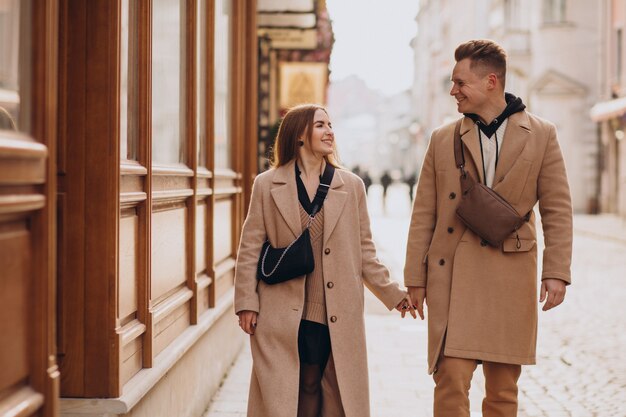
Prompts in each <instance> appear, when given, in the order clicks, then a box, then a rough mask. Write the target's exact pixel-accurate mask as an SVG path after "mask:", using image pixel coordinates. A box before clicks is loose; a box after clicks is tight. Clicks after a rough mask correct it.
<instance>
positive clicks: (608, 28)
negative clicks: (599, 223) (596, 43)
mask: <svg viewBox="0 0 626 417" xmlns="http://www.w3.org/2000/svg"><path fill="white" fill-rule="evenodd" d="M600 3H601V9H602V11H603V13H602V16H601V17H602V20H601V22H602V23H601V27H602V28H603V31H602V44H601V46H600V51H601V53H602V54H603V55H602V58H601V59H599V60H598V62H597V64H598V66H599V68H600V77H599V79H600V84H601V85H600V87H601V95H600V97H599V100H598V102H597V103H596V104H595V106H593V108H592V109H591V112H590V116H591V118H592V119H593V120H594V121H595V122H596V123H597V126H598V128H597V130H598V138H599V142H600V157H599V168H600V176H599V188H600V209H601V210H602V211H603V212H607V213H615V214H619V215H620V216H621V217H622V218H626V140H624V136H625V132H626V61H625V57H626V44H625V43H624V31H625V30H626V1H624V0H603V1H602V2H600Z"/></svg>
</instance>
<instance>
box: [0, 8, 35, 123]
mask: <svg viewBox="0 0 626 417" xmlns="http://www.w3.org/2000/svg"><path fill="white" fill-rule="evenodd" d="M30 22H31V1H30V0H22V1H20V0H0V129H3V130H20V131H22V132H30V107H31V106H30V97H31V94H30V76H31V72H30V69H31V56H30V53H31V45H30V43H31V39H30V32H31V25H30Z"/></svg>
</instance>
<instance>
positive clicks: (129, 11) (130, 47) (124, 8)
mask: <svg viewBox="0 0 626 417" xmlns="http://www.w3.org/2000/svg"><path fill="white" fill-rule="evenodd" d="M137 18H138V16H137V2H136V1H135V0H122V4H121V29H120V30H121V36H120V158H121V159H129V160H136V159H137V121H138V115H139V114H138V101H137V95H138V88H137V87H138V84H137V82H138V78H137V64H136V63H137V58H138V56H137ZM129 62H130V63H133V65H129Z"/></svg>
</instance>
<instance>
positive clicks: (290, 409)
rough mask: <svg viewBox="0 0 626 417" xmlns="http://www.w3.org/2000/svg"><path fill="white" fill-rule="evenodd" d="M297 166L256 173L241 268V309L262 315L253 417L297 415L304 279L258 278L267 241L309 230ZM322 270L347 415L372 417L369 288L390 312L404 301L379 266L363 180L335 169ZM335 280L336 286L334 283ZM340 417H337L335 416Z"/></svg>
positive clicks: (283, 240) (281, 243) (255, 350)
mask: <svg viewBox="0 0 626 417" xmlns="http://www.w3.org/2000/svg"><path fill="white" fill-rule="evenodd" d="M298 204H299V202H298V193H297V186H296V180H295V167H294V163H293V162H292V163H289V164H287V165H285V166H283V167H280V168H277V169H273V170H270V171H267V172H265V173H263V174H260V175H259V176H257V178H256V180H255V182H254V186H253V189H252V199H251V202H250V209H249V212H248V216H247V218H246V221H245V223H244V226H243V231H242V236H241V244H240V247H239V253H238V257H237V266H236V271H235V311H236V312H240V311H243V310H251V311H257V312H258V313H259V316H258V324H257V328H256V332H255V334H254V336H251V339H250V340H251V347H252V358H253V369H252V378H251V382H250V397H249V403H248V416H249V417H294V416H295V415H296V414H297V404H298V387H299V382H298V381H299V359H298V340H297V339H298V328H299V325H300V320H301V318H302V308H303V305H304V278H303V277H302V278H296V279H293V280H290V281H286V282H284V283H281V284H277V285H266V284H265V283H263V282H261V281H257V279H256V269H257V262H258V259H259V253H260V251H261V246H262V244H263V242H264V241H265V239H266V238H268V239H269V241H270V243H271V244H272V245H273V246H274V247H286V246H287V245H288V244H289V243H290V242H291V241H293V240H294V239H295V238H296V237H297V236H298V235H299V234H300V233H301V231H302V226H301V222H300V215H299V211H298V210H299V209H298ZM323 242H324V243H323V247H324V254H323V255H322V256H323V260H322V262H323V270H324V284H325V286H324V288H325V296H326V310H327V315H328V317H327V318H328V326H329V329H330V336H331V344H332V355H333V358H334V365H335V369H336V375H337V382H338V385H339V391H340V395H341V400H342V403H343V408H344V411H345V415H346V416H347V417H367V416H369V391H368V371H367V352H366V346H365V326H364V321H363V302H364V301H363V285H364V284H365V285H366V286H367V287H368V288H369V289H370V290H371V291H372V292H373V293H374V294H375V295H376V296H377V297H378V298H379V299H380V300H381V301H382V302H383V303H384V304H385V305H386V306H387V308H389V309H392V308H394V307H395V306H396V305H397V304H398V303H399V302H400V301H401V300H402V299H403V298H404V296H405V294H406V293H405V292H404V291H403V290H401V289H400V287H399V285H398V284H397V283H396V282H393V281H390V279H389V272H388V271H387V269H386V268H385V267H384V266H383V265H382V264H381V263H380V262H379V261H378V259H377V257H376V249H375V247H374V243H373V241H372V236H371V232H370V224H369V216H368V212H367V206H366V197H365V188H364V186H363V182H362V181H361V179H360V178H359V177H357V176H356V175H354V174H352V173H350V172H348V171H345V170H341V169H337V170H336V171H335V175H334V177H333V181H332V183H331V187H330V190H329V193H328V196H327V197H326V201H325V202H324V236H323ZM331 282H332V284H331V285H329V284H330V283H331ZM332 414H333V415H338V414H336V413H332Z"/></svg>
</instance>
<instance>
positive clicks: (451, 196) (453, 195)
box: [448, 193, 456, 200]
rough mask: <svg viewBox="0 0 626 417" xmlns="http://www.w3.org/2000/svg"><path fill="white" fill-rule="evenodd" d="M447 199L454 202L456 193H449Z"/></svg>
mask: <svg viewBox="0 0 626 417" xmlns="http://www.w3.org/2000/svg"><path fill="white" fill-rule="evenodd" d="M448 197H449V198H450V200H454V199H455V198H456V193H450V195H449V196H448Z"/></svg>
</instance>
